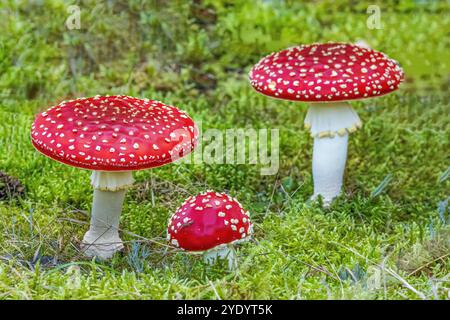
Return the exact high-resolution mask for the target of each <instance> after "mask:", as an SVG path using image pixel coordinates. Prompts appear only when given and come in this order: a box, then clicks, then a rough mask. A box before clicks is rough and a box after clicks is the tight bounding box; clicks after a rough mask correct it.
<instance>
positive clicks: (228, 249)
mask: <svg viewBox="0 0 450 320" xmlns="http://www.w3.org/2000/svg"><path fill="white" fill-rule="evenodd" d="M203 260H204V261H205V263H207V264H209V265H211V266H212V265H214V264H215V263H216V262H217V261H218V260H227V262H228V269H229V270H233V269H236V268H237V265H238V263H237V254H236V250H235V249H234V247H233V246H232V245H224V246H220V247H218V248H213V249H210V250H208V251H206V252H205V253H204V254H203Z"/></svg>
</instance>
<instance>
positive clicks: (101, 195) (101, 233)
mask: <svg viewBox="0 0 450 320" xmlns="http://www.w3.org/2000/svg"><path fill="white" fill-rule="evenodd" d="M91 183H92V186H93V187H94V200H93V204H92V213H91V224H90V226H89V230H88V232H87V233H86V234H85V235H84V238H83V242H82V250H83V252H84V254H85V255H86V256H88V257H98V258H100V259H109V258H111V257H112V256H113V255H114V253H115V252H117V251H119V250H121V249H122V248H123V243H122V240H121V239H120V237H119V219H120V213H121V212H122V205H123V201H124V199H125V193H126V189H127V188H128V187H130V186H131V185H132V184H133V175H132V173H131V171H125V172H104V171H94V172H93V173H92V176H91Z"/></svg>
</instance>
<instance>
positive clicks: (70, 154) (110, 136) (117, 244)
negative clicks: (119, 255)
mask: <svg viewBox="0 0 450 320" xmlns="http://www.w3.org/2000/svg"><path fill="white" fill-rule="evenodd" d="M197 137H198V131H197V129H196V127H195V124H194V122H193V120H192V119H191V118H190V117H189V116H188V115H187V114H186V113H185V112H183V111H181V110H179V109H177V108H175V107H173V106H168V105H165V104H163V103H161V102H159V101H155V100H149V99H137V98H133V97H129V96H120V95H119V96H104V97H103V96H95V97H92V98H80V99H76V100H71V101H64V102H61V103H60V104H58V105H56V106H53V107H51V108H50V109H48V110H47V111H45V112H43V113H41V114H39V115H38V116H37V117H36V119H35V121H34V123H33V125H32V128H31V141H32V144H33V146H34V147H35V148H36V149H37V150H38V151H39V152H41V153H42V154H44V155H46V156H47V157H50V158H52V159H54V160H56V161H59V162H62V163H65V164H67V165H70V166H73V167H78V168H83V169H88V170H93V172H92V175H91V184H92V186H93V187H94V201H93V205H92V214H91V224H90V228H89V231H88V232H87V233H86V234H85V236H84V238H83V242H82V248H83V249H84V253H85V255H87V256H89V257H93V256H96V257H99V258H101V259H108V258H110V257H111V256H112V255H113V254H114V253H115V252H116V251H118V250H121V249H122V248H123V243H122V240H121V239H120V237H119V232H118V225H119V217H120V213H121V211H122V205H123V201H124V198H125V191H126V189H127V188H128V187H130V186H131V185H132V184H133V176H132V171H135V170H142V169H148V168H154V167H158V166H162V165H165V164H168V163H170V162H172V161H174V160H177V159H178V158H179V157H182V156H183V155H186V154H188V153H189V152H191V151H192V150H193V149H194V147H195V146H196V142H197Z"/></svg>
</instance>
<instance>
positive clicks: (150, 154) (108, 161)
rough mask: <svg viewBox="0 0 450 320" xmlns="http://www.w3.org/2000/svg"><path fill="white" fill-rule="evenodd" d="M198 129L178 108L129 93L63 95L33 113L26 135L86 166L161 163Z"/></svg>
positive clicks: (185, 146)
mask: <svg viewBox="0 0 450 320" xmlns="http://www.w3.org/2000/svg"><path fill="white" fill-rule="evenodd" d="M197 138H198V130H197V128H196V127H195V124H194V121H193V120H192V119H191V118H190V117H189V116H188V115H187V114H186V113H185V112H183V111H181V110H179V109H177V108H176V107H173V106H169V105H166V104H164V103H162V102H159V101H155V100H149V99H138V98H133V97H129V96H121V95H119V96H95V97H92V98H80V99H76V100H71V101H64V102H61V103H60V104H58V105H56V106H54V107H51V108H50V109H48V110H47V111H46V112H43V113H41V114H39V115H38V116H37V117H36V119H35V121H34V123H33V125H32V128H31V141H32V143H33V145H34V147H35V148H36V149H37V150H38V151H40V152H41V153H43V154H44V155H46V156H48V157H50V158H52V159H54V160H57V161H60V162H63V163H65V164H68V165H71V166H74V167H80V168H85V169H90V170H100V171H130V170H140V169H147V168H152V167H157V166H161V165H164V164H167V163H170V162H172V161H174V160H176V159H178V158H180V157H182V156H184V155H186V154H188V153H189V152H191V151H192V150H193V149H194V147H195V146H196V143H197Z"/></svg>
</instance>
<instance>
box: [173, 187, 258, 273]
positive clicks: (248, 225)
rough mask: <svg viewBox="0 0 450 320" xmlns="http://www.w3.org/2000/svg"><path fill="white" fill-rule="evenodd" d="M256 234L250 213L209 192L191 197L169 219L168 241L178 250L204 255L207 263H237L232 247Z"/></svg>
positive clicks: (228, 199) (222, 195)
mask: <svg viewBox="0 0 450 320" xmlns="http://www.w3.org/2000/svg"><path fill="white" fill-rule="evenodd" d="M252 232H253V224H252V222H251V220H250V216H249V212H248V211H246V210H245V209H244V208H243V207H242V205H241V204H240V203H239V202H238V201H237V200H236V199H234V198H232V197H230V196H229V195H227V194H225V193H217V192H214V191H207V192H204V193H201V194H199V195H196V196H194V197H189V198H188V199H187V200H186V201H185V202H184V203H183V204H182V205H181V207H179V208H178V209H177V210H176V211H175V213H174V214H173V215H172V217H171V218H170V219H169V224H168V228H167V238H168V240H169V242H170V243H171V244H172V245H174V246H176V247H179V248H182V249H184V250H187V251H191V252H202V253H204V259H205V261H206V262H208V263H210V264H212V263H214V262H215V261H216V259H217V258H226V259H228V265H229V267H230V269H231V268H233V267H235V266H236V263H237V260H236V255H235V251H234V248H233V247H232V244H235V243H238V242H241V241H244V240H247V239H248V238H249V237H250V236H251V234H252Z"/></svg>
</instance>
